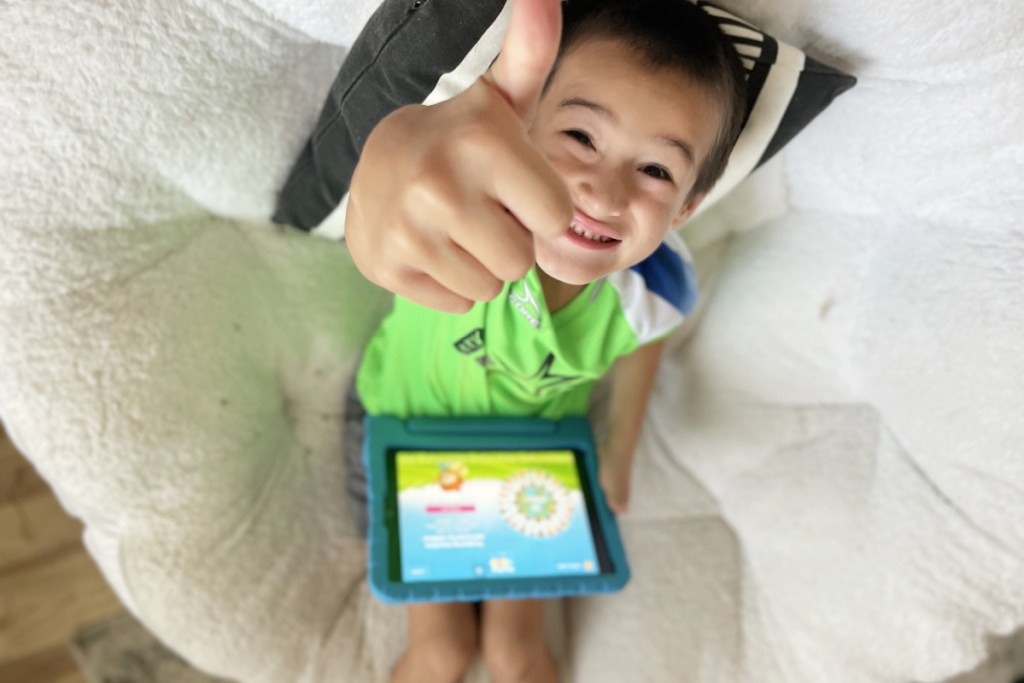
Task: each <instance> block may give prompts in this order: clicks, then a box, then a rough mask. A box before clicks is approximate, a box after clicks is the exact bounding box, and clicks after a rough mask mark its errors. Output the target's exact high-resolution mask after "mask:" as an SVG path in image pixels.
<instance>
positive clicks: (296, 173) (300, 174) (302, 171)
mask: <svg viewBox="0 0 1024 683" xmlns="http://www.w3.org/2000/svg"><path fill="white" fill-rule="evenodd" d="M413 16H415V10H409V11H406V15H405V18H404V19H403V20H402V21H401V22H400V23H399V24H398V26H396V27H395V28H394V29H392V31H391V33H389V34H388V35H387V37H386V38H384V41H383V42H382V43H381V45H380V48H379V49H378V50H377V51H376V53H375V54H374V55H373V58H372V59H371V60H370V61H369V63H368V64H366V66H364V67H363V70H362V71H360V72H359V73H358V74H357V75H356V76H355V78H353V79H352V82H351V83H350V84H349V86H348V88H346V89H345V92H344V93H342V94H341V96H340V97H338V98H334V96H333V93H332V92H330V91H328V94H327V98H328V100H334V101H335V103H336V104H337V109H336V110H335V112H334V114H333V115H332V116H331V118H330V119H328V120H327V121H326V122H325V123H324V124H323V125H321V126H317V127H315V128H314V129H313V132H312V134H310V136H309V142H308V143H307V144H308V145H309V147H310V154H309V156H307V157H306V158H305V159H304V160H302V163H301V164H299V165H298V166H296V167H295V168H294V169H292V171H291V173H290V174H289V177H288V179H287V181H286V182H285V184H284V187H282V188H281V190H280V192H279V193H278V197H283V196H284V195H285V194H286V193H287V192H288V191H289V190H290V189H292V187H293V186H295V185H296V183H298V182H299V181H300V180H302V179H305V178H306V177H308V175H309V173H310V171H312V170H313V169H314V168H315V166H316V156H315V154H314V153H313V150H314V149H315V148H316V145H317V143H319V142H320V141H321V140H323V138H324V137H325V136H326V135H327V134H328V133H329V132H331V131H332V130H334V128H335V127H336V126H337V125H338V122H339V121H340V120H341V118H342V111H341V110H342V108H343V107H344V103H345V101H346V100H347V99H348V96H349V95H350V94H351V92H352V90H353V89H354V88H355V87H356V86H357V85H360V84H361V82H362V81H363V79H364V78H365V77H366V74H367V72H368V71H370V69H372V68H373V67H375V66H376V65H377V62H379V61H380V58H381V55H383V54H384V51H385V50H387V49H388V47H390V45H391V43H392V42H393V41H394V39H395V37H396V36H398V34H399V33H401V32H402V31H403V30H404V29H405V27H406V26H408V24H409V22H410V21H411V20H412V18H413ZM371 21H372V19H371ZM350 55H351V51H350V52H349V54H348V55H346V56H345V59H346V60H347V59H348V57H349V56H350ZM300 159H301V157H300ZM324 192H327V190H326V188H325V189H324ZM324 198H325V199H327V200H328V204H333V205H334V206H335V207H336V206H337V205H338V202H336V201H334V198H333V197H331V196H329V195H328V196H325V197H324ZM278 204H279V205H280V200H278ZM306 232H309V230H306Z"/></svg>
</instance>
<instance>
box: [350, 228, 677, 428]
mask: <svg viewBox="0 0 1024 683" xmlns="http://www.w3.org/2000/svg"><path fill="white" fill-rule="evenodd" d="M667 245H669V246H667ZM680 249H681V251H680ZM685 256H686V252H685V248H681V243H680V242H676V241H669V240H666V243H665V244H663V245H662V248H661V249H659V251H658V252H655V254H654V255H652V257H650V258H649V259H648V260H647V261H645V262H644V263H643V264H641V265H640V266H636V267H634V268H632V269H630V270H627V271H622V272H620V273H613V274H612V275H609V276H608V277H606V278H602V279H600V280H598V281H596V282H593V283H590V284H589V285H587V286H586V287H585V288H584V290H583V291H582V292H580V293H579V294H578V295H577V296H576V297H575V298H573V300H572V301H570V302H569V303H568V304H566V305H565V306H564V307H563V308H561V309H560V310H558V311H557V312H555V313H554V314H552V313H550V312H549V311H548V307H547V305H546V303H545V301H544V292H543V289H542V287H541V283H540V278H539V276H538V274H537V271H536V268H534V269H532V270H531V271H530V272H529V273H528V274H527V275H526V277H524V278H523V279H522V280H518V281H516V282H511V283H506V284H505V287H504V289H503V290H502V292H501V294H500V295H499V296H498V297H497V298H495V299H494V300H493V301H490V302H482V303H477V304H476V305H475V306H474V307H473V308H472V309H471V310H470V311H469V312H468V313H464V314H461V315H455V314H450V313H441V312H438V311H434V310H431V309H428V308H425V307H423V306H420V305H418V304H415V303H412V302H411V301H408V300H406V299H403V298H401V297H395V306H394V309H393V310H392V311H391V313H390V314H389V315H388V316H387V318H385V320H384V322H383V323H382V324H381V326H380V328H379V329H378V330H377V332H376V334H375V335H374V336H373V338H372V339H371V340H370V343H369V345H368V346H367V349H366V353H365V355H364V356H363V360H362V364H361V365H360V368H359V373H358V375H357V378H356V390H357V391H358V393H359V396H360V398H361V400H362V401H363V404H364V406H365V407H366V411H367V413H369V414H370V415H394V416H397V417H401V418H407V417H441V416H453V415H457V416H464V417H473V416H520V417H525V416H536V417H544V418H549V419H558V418H560V417H563V416H566V415H582V414H585V413H586V411H587V405H588V402H589V399H590V392H591V389H592V388H593V385H594V382H596V381H597V380H598V379H600V378H601V377H602V376H603V375H604V374H605V373H606V372H607V371H608V369H609V368H610V367H611V365H612V363H614V362H615V360H616V359H617V358H619V357H621V356H624V355H627V354H629V353H631V352H633V351H634V350H636V348H637V347H638V346H640V345H641V344H644V343H648V342H651V341H654V340H656V339H659V338H661V337H663V336H665V335H666V334H668V332H669V331H671V329H672V328H674V327H675V326H676V325H678V324H679V322H681V321H682V319H683V315H684V313H689V310H690V309H691V308H692V307H693V305H694V302H695V300H696V282H695V277H694V275H693V269H692V266H691V265H690V263H689V260H688V258H685Z"/></svg>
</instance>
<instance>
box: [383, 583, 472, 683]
mask: <svg viewBox="0 0 1024 683" xmlns="http://www.w3.org/2000/svg"><path fill="white" fill-rule="evenodd" d="M406 613H407V614H408V616H409V649H407V650H406V651H405V654H403V655H402V658H401V659H400V660H399V661H398V664H397V665H396V666H395V670H394V672H393V674H392V678H391V680H392V683H412V682H414V681H423V682H424V683H457V682H458V681H461V680H462V676H463V675H464V674H465V673H466V670H467V669H468V668H469V665H470V664H472V663H473V659H474V658H475V657H476V652H477V649H478V648H479V641H478V638H477V620H476V612H475V611H474V609H473V604H472V603H468V602H429V603H420V604H413V605H409V607H408V609H407V611H406Z"/></svg>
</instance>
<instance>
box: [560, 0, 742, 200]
mask: <svg viewBox="0 0 1024 683" xmlns="http://www.w3.org/2000/svg"><path fill="white" fill-rule="evenodd" d="M562 8H563V9H562V15H563V19H562V42H561V45H560V47H559V58H561V56H562V55H564V54H565V53H566V51H568V50H569V48H571V47H572V46H573V45H575V44H577V43H579V42H580V41H582V40H583V39H586V38H610V39H613V40H618V41H622V42H624V43H625V44H626V45H628V46H629V47H631V48H632V49H634V50H635V51H636V53H637V55H639V56H640V58H641V59H642V60H643V61H645V62H647V64H649V65H650V66H651V67H652V68H655V69H658V68H669V69H677V70H678V71H680V72H681V73H683V74H685V75H686V76H688V77H689V78H692V79H693V80H694V81H696V82H697V83H699V84H701V85H703V86H704V87H706V88H708V89H709V90H710V92H711V94H712V95H713V96H714V97H715V99H716V100H717V101H718V103H719V105H720V107H721V111H722V124H721V126H720V127H719V130H718V135H717V136H716V137H715V141H714V143H713V144H712V146H711V149H710V150H709V151H708V154H707V157H706V158H705V159H704V160H703V163H702V164H701V166H700V169H699V170H698V172H697V180H696V182H695V184H694V186H693V189H692V190H691V191H690V195H689V197H687V199H689V198H691V197H694V196H696V195H698V194H701V193H703V192H707V191H709V190H710V189H711V188H712V187H713V186H714V184H715V182H716V181H717V180H718V179H719V178H720V177H721V176H722V173H724V172H725V166H726V164H727V163H728V161H729V154H730V153H731V152H732V148H733V145H735V144H736V139H737V138H738V137H739V134H740V131H741V130H742V128H743V123H744V120H745V117H746V76H745V73H744V71H743V66H742V65H741V64H740V60H739V55H738V54H737V52H736V49H735V48H734V47H733V45H732V43H731V42H730V41H729V39H728V38H727V37H726V36H725V34H724V33H722V31H721V30H720V29H719V28H718V25H717V24H716V23H715V22H714V20H712V19H711V17H710V16H708V14H707V13H706V12H704V11H703V10H701V9H699V8H698V7H697V6H696V5H694V4H692V3H690V2H688V1H687V0H567V1H566V2H563V3H562ZM557 69H558V66H557V63H556V66H555V70H553V71H552V76H553V75H554V71H557Z"/></svg>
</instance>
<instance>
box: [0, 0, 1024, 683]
mask: <svg viewBox="0 0 1024 683" xmlns="http://www.w3.org/2000/svg"><path fill="white" fill-rule="evenodd" d="M429 1H437V0H429ZM735 4H736V6H735V7H731V9H734V10H735V11H736V12H737V13H739V14H742V15H744V16H746V17H749V18H751V19H752V20H756V21H758V22H759V23H760V24H761V25H763V26H765V27H766V28H768V29H770V30H773V31H774V32H775V33H776V34H777V35H779V36H780V37H782V38H785V39H788V40H790V41H791V42H793V43H794V44H797V45H800V46H802V47H806V48H807V49H808V51H809V52H810V53H812V54H814V53H815V52H819V53H820V55H821V56H823V57H825V56H827V57H828V61H831V62H833V63H839V64H843V63H844V62H845V64H846V65H847V66H848V70H850V71H852V72H856V73H857V74H858V76H859V78H860V84H859V86H858V87H857V88H856V89H855V90H853V91H851V92H850V93H849V94H847V95H846V96H844V97H843V98H842V99H841V100H839V101H838V102H837V103H836V104H835V105H833V106H832V107H831V108H830V109H829V110H828V111H827V112H825V114H823V115H822V116H821V117H820V118H819V119H818V120H816V121H815V122H814V123H813V124H812V125H811V126H810V127H809V128H808V129H807V130H805V131H804V132H803V133H802V134H801V136H800V137H798V138H797V139H796V140H795V141H794V142H793V143H792V144H791V145H790V146H789V147H788V148H787V151H785V152H783V154H782V156H780V157H778V158H776V159H775V160H773V162H771V163H770V164H769V165H768V167H766V168H765V169H762V171H760V172H759V174H760V176H761V178H760V179H758V180H757V181H756V182H755V184H754V186H753V187H749V188H748V189H747V190H745V192H747V194H746V195H745V196H742V197H739V198H734V199H733V201H731V202H725V203H723V204H721V205H720V210H718V211H717V213H716V214H715V215H709V216H706V217H705V218H706V219H707V220H718V221H726V222H728V221H730V220H732V219H733V217H734V216H737V215H742V216H743V217H744V218H751V217H756V216H757V215H758V211H759V210H763V209H760V208H759V207H761V204H760V202H759V201H757V199H758V197H765V196H767V197H770V198H771V199H772V200H773V202H772V203H773V206H774V207H775V210H774V213H775V218H774V220H772V221H769V222H767V224H765V225H763V226H762V228H761V229H760V230H756V231H752V232H749V233H747V234H745V235H744V236H742V237H739V238H736V239H735V240H734V241H733V242H731V243H729V244H727V245H726V244H724V243H722V242H717V243H707V242H705V244H704V247H705V248H704V249H702V250H701V251H702V252H703V253H704V254H705V258H709V257H711V256H714V255H718V257H719V258H720V262H721V269H720V272H721V275H720V279H719V282H718V286H717V287H716V288H715V291H714V293H713V295H712V297H711V298H710V302H709V306H708V308H707V312H706V316H705V318H704V320H703V322H702V324H701V326H700V327H699V328H698V329H697V331H696V334H695V335H694V336H693V337H692V338H691V340H690V342H689V343H688V344H686V345H682V344H680V345H678V346H676V347H675V348H673V349H672V352H671V354H670V355H669V357H668V359H667V363H666V367H665V371H664V372H663V373H662V374H661V375H660V377H659V383H658V386H657V388H656V397H655V401H654V404H653V405H652V409H651V411H650V415H649V419H648V421H647V430H646V432H645V438H644V442H643V444H642V446H641V451H640V454H639V461H638V463H637V470H636V484H635V485H636V489H635V491H636V493H635V503H634V507H633V509H632V510H631V512H630V514H629V515H627V516H626V517H625V518H624V519H623V520H622V528H623V531H624V534H625V539H626V544H627V547H628V552H629V553H630V557H631V562H632V566H633V569H634V579H633V581H632V583H631V584H630V586H629V587H628V588H627V589H626V591H624V592H623V593H622V594H619V595H616V596H609V597H602V598H596V599H586V600H575V601H570V602H566V603H555V604H554V605H553V607H552V615H551V616H552V619H551V621H550V622H549V626H550V627H551V629H552V634H551V641H552V643H553V644H554V646H555V648H556V651H557V652H558V654H559V656H560V657H562V659H563V661H564V663H565V667H566V677H567V679H568V680H577V681H618V680H650V681H658V682H660V681H665V682H668V681H672V682H676V681H680V680H685V681H695V682H700V683H705V682H707V683H712V682H718V681H751V682H753V681H758V683H764V682H766V681H769V682H779V683H800V682H804V681H806V682H808V683H810V682H812V681H813V682H815V683H816V682H817V681H821V680H830V681H831V680H838V681H843V682H844V683H847V682H849V683H858V682H860V681H864V682H872V683H881V682H889V681H891V682H893V683H896V682H905V681H907V680H922V681H924V680H935V679H938V678H941V677H943V676H947V675H951V674H952V673H954V672H956V671H957V670H959V669H963V668H966V667H968V666H970V665H971V664H972V663H974V662H975V661H976V660H978V659H980V658H981V657H982V656H983V654H984V647H985V636H986V634H989V633H997V632H999V633H1005V632H1008V631H1010V630H1012V629H1014V628H1017V627H1019V626H1021V625H1022V624H1024V558H1022V551H1021V548H1024V522H1022V520H1024V496H1022V495H1021V491H1022V490H1024V460H1022V459H1021V457H1020V454H1021V452H1022V451H1024V434H1022V429H1021V421H1020V420H1021V418H1020V406H1021V396H1022V395H1024V387H1022V385H1021V382H1022V380H1021V378H1022V377H1024V354H1021V352H1020V342H1019V335H1020V331H1021V330H1022V329H1024V309H1022V307H1021V306H1020V305H1019V298H1020V291H1021V285H1022V284H1024V281H1022V280H1024V275H1022V273H1024V256H1022V253H1024V252H1022V250H1021V233H1020V227H1019V218H1020V216H1022V215H1024V201H1022V196H1021V183H1020V179H1021V177H1024V168H1022V167H1024V145H1022V131H1024V122H1022V120H1021V109H1020V106H1019V104H1020V102H1021V101H1022V98H1024V82H1022V76H1021V74H1022V73H1024V48H1022V47H1021V46H1020V43H1019V41H1018V40H1017V38H1018V36H1019V34H1020V30H1021V27H1022V24H1024V8H1022V7H1021V6H1019V5H1017V4H1015V3H1002V4H990V5H975V6H971V7H968V6H966V5H964V4H963V3H962V2H960V1H959V0H911V1H910V2H902V3H891V2H881V1H879V0H872V1H871V2H869V3H867V4H865V3H859V4H858V3H848V2H843V1H842V0H809V1H804V0H785V1H783V2H772V3H767V2H757V1H755V0H749V1H748V2H742V3H741V2H736V3H735ZM371 9H372V8H371V7H369V3H368V2H367V3H364V4H362V5H360V4H356V3H348V4H340V3H336V2H328V1H327V0H319V1H315V2H310V3H306V4H304V5H303V6H302V7H301V8H298V7H293V6H292V3H287V2H266V1H264V2H262V3H253V2H240V1H238V0H193V1H192V2H186V3H171V4H170V5H168V4H166V3H159V2H156V0H129V1H127V2H122V3H106V2H99V0H96V1H95V2H84V3H83V2H75V3H71V2H56V1H55V0H42V1H40V0H12V1H11V2H8V3H6V5H4V7H3V9H2V10H0V13H2V14H0V16H2V18H3V25H4V26H7V27H9V30H8V31H7V33H6V35H5V41H4V50H3V52H2V54H0V118H2V121H3V122H4V133H3V135H0V188H3V189H2V195H0V196H2V202H3V208H4V211H3V213H2V214H0V215H2V217H3V218H2V220H3V221H4V229H3V230H0V330H2V333H0V378H2V379H0V414H2V416H3V419H4V422H5V424H6V426H7V427H8V428H9V429H10V431H11V432H12V434H13V436H14V437H15V440H16V441H17V443H18V444H19V445H20V446H21V447H22V448H23V449H24V451H25V452H26V454H27V455H28V456H29V457H30V458H31V459H32V460H33V461H34V462H35V463H36V465H37V466H38V467H39V469H40V471H41V472H42V473H43V474H44V475H45V476H46V477H47V479H48V480H49V481H50V482H51V483H52V484H53V485H54V487H55V488H56V490H57V492H58V494H59V495H61V497H62V499H63V500H64V502H65V504H66V505H67V506H68V507H69V509H71V510H72V511H73V512H75V513H76V514H78V515H80V516H81V517H82V518H83V519H84V520H85V521H86V523H87V525H88V532H87V540H88V542H89V544H90V547H91V548H92V550H93V552H94V554H95V556H96V557H97V559H98V561H99V562H100V563H101V566H102V567H103V569H104V571H105V572H106V574H107V576H108V577H109V578H110V580H111V581H112V582H113V583H114V585H115V586H116V587H117V588H118V590H119V592H120V594H121V595H122V597H123V598H124V599H125V600H126V601H127V602H128V604H130V605H131V606H132V608H133V609H134V610H135V611H136V612H137V613H138V614H139V615H140V616H141V617H142V618H143V620H144V621H145V622H146V623H147V624H149V625H150V626H151V627H152V628H153V629H154V630H155V631H156V632H157V633H158V634H159V635H160V636H161V637H162V638H164V639H165V640H166V641H167V642H168V643H169V644H171V645H172V646H173V647H175V648H176V649H178V650H179V651H181V652H182V653H183V654H185V655H186V656H187V657H189V658H190V659H191V660H193V661H194V662H196V663H198V664H199V665H201V666H203V667H205V668H207V669H209V670H211V671H214V672H217V673H220V674H223V675H228V676H231V677H234V678H238V679H242V680H246V681H268V682H270V683H280V682H281V681H326V680H360V681H363V680H367V681H376V680H385V679H386V676H387V671H388V667H389V666H390V664H391V663H392V661H393V660H394V657H395V656H397V654H398V653H399V652H400V651H401V649H402V647H403V642H404V623H403V613H402V611H401V608H398V609H394V608H384V607H382V606H381V605H379V604H378V603H376V602H375V601H374V600H372V598H370V596H369V594H368V592H367V590H366V587H365V582H364V581H363V566H364V556H363V549H362V545H361V543H360V542H359V541H357V540H355V539H353V538H352V533H351V525H350V522H349V519H348V514H347V510H346V508H345V502H344V501H345V499H344V496H343V495H342V494H341V491H342V484H341V483H342V480H343V474H344V473H343V472H342V471H341V466H342V465H341V463H342V458H341V455H340V453H339V450H338V449H339V448H340V443H341V434H340V419H339V417H340V416H339V411H340V407H341V393H342V387H343V384H344V381H345V379H346V376H347V374H348V372H349V371H350V366H351V363H352V359H353V357H354V354H355V353H356V351H357V349H358V347H359V345H360V343H361V342H362V340H363V339H364V338H365V335H366V334H367V333H368V331H369V330H370V329H371V327H372V326H373V324H374V321H375V319H376V317H377V316H378V315H379V314H380V311H381V309H382V307H383V306H385V305H386V299H385V298H384V297H382V296H380V295H377V294H375V293H374V292H375V290H373V289H372V288H370V287H369V286H367V285H365V284H364V283H363V281H362V280H361V279H360V278H359V277H358V275H357V274H356V273H355V272H354V270H353V269H352V267H351V265H350V264H349V263H348V261H347V259H346V256H345V252H344V248H343V247H342V246H340V245H338V244H335V243H331V242H327V241H323V240H315V239H312V238H309V237H306V236H304V235H298V234H291V233H286V232H281V231H279V230H277V229H275V228H272V227H270V226H269V225H268V224H267V223H266V222H265V219H266V217H267V216H268V215H269V212H270V210H271V206H272V203H273V198H274V193H275V191H276V188H277V187H278V185H279V183H280V182H281V180H282V179H283V176H284V174H285V172H286V170H287V166H288V164H289V162H290V160H291V159H292V158H293V157H294V155H295V153H296V151H297V149H298V146H299V144H300V141H301V139H302V138H303V137H304V131H308V130H309V128H310V127H311V126H312V124H313V120H314V117H315V113H316V110H317V108H318V107H319V104H320V102H321V101H322V99H323V95H324V92H325V91H326V88H327V87H328V85H329V83H330V80H331V78H332V76H333V74H334V73H335V71H336V69H337V66H338V64H339V62H340V59H341V56H342V52H343V51H342V50H341V49H339V48H338V47H337V45H338V44H345V43H346V41H348V40H351V38H352V36H354V35H355V33H356V32H357V30H358V26H359V24H360V22H361V21H362V20H363V19H364V18H365V17H366V16H367V14H368V12H369V11H370V10H371ZM322 41H327V42H322ZM756 177H757V176H755V178H756ZM780 207H781V208H784V209H785V211H784V212H781V215H780V212H779V211H778V209H779V208H780ZM243 220H248V221H254V222H253V223H243V222H242V221H243ZM760 222H764V221H760ZM694 229H695V230H696V231H697V232H698V233H699V231H700V230H702V229H703V228H702V226H701V225H695V226H694ZM713 232H714V231H712V233H713ZM705 234H711V233H705ZM698 241H699V240H698Z"/></svg>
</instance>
